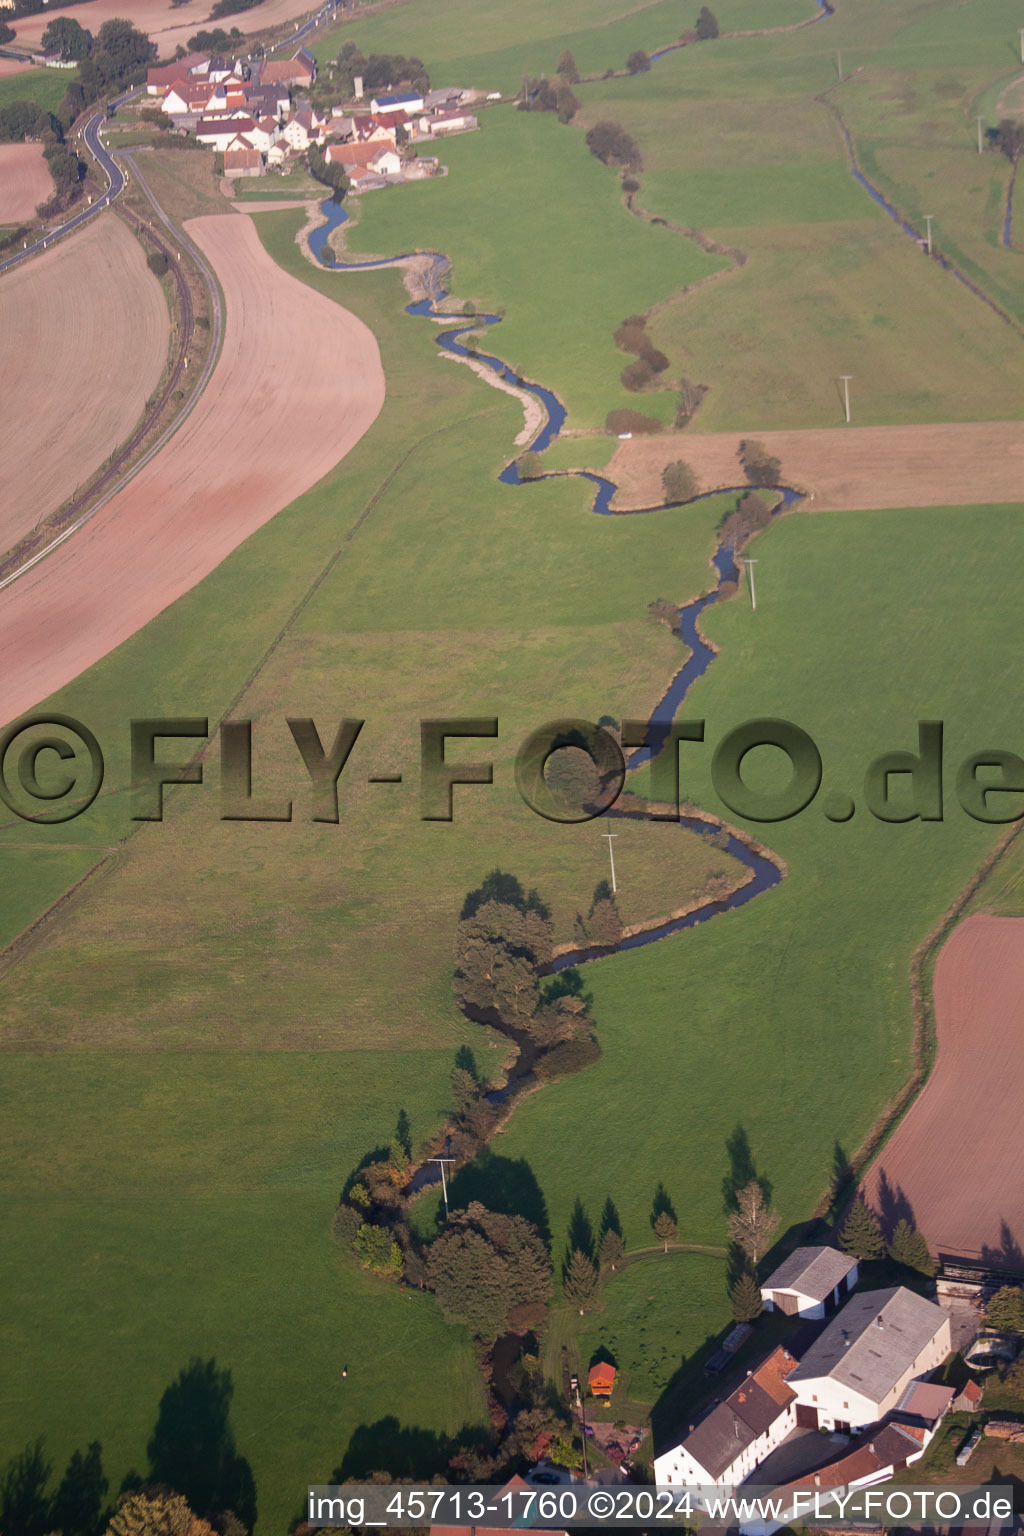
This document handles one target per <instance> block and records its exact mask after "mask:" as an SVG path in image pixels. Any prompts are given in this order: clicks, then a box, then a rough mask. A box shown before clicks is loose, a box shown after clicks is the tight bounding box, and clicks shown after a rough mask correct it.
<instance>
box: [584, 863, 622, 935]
mask: <svg viewBox="0 0 1024 1536" xmlns="http://www.w3.org/2000/svg"><path fill="white" fill-rule="evenodd" d="M574 936H575V939H576V942H577V944H579V945H581V946H584V945H591V944H593V945H597V946H598V947H599V948H601V949H614V947H615V945H616V944H619V943H621V942H622V918H621V916H620V915H619V905H618V902H617V901H616V900H615V896H614V894H613V893H612V888H611V886H610V885H609V884H608V881H607V880H599V881H598V883H597V885H596V886H595V887H594V895H593V899H592V900H591V903H590V911H589V912H588V913H587V915H586V917H584V916H583V914H582V913H580V912H577V914H576V922H575V934H574Z"/></svg>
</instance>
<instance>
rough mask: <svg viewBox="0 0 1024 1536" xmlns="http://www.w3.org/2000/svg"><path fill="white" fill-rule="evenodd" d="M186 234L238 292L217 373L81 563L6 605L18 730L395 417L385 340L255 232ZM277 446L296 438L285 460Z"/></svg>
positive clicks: (59, 555) (99, 518) (81, 548)
mask: <svg viewBox="0 0 1024 1536" xmlns="http://www.w3.org/2000/svg"><path fill="white" fill-rule="evenodd" d="M188 229H189V233H190V234H191V235H192V236H193V238H194V239H195V240H196V242H197V244H198V245H199V246H200V248H201V249H202V250H203V252H204V254H205V255H206V256H207V258H208V259H209V261H210V262H211V263H212V265H213V266H214V268H215V269H216V271H217V273H218V275H219V277H220V281H221V284H222V287H223V289H224V294H225V301H226V313H227V322H226V327H225V337H224V346H223V349H222V352H221V355H220V358H219V359H218V362H217V367H216V369H215V371H214V375H213V377H212V379H211V381H210V385H209V387H208V388H207V389H206V391H205V392H204V394H203V396H202V399H201V400H200V402H199V404H198V406H197V407H196V409H195V411H194V412H193V413H192V415H191V416H190V417H189V418H188V420H187V422H186V424H185V426H184V427H183V428H182V429H181V431H180V432H178V433H177V434H176V435H175V436H174V437H173V438H172V439H171V441H170V442H169V443H168V445H167V446H166V447H165V448H164V449H163V450H162V451H161V452H160V453H159V454H158V455H157V456H156V458H155V459H153V460H152V461H151V462H150V463H149V464H148V465H147V466H146V467H145V468H144V469H143V470H141V471H140V473H139V474H138V475H136V476H135V478H134V479H133V480H132V481H130V482H129V484H128V485H127V486H126V487H125V488H124V489H123V490H122V491H120V492H118V494H117V495H116V496H115V497H114V498H113V499H112V500H111V501H110V502H108V503H107V505H106V506H105V507H104V508H103V509H102V511H101V512H99V513H98V514H97V515H96V517H94V518H93V519H92V521H91V522H89V523H88V524H87V525H86V527H85V528H84V529H83V530H82V531H81V534H80V535H79V536H78V537H77V538H76V540H75V543H74V547H73V548H72V547H71V546H70V545H67V544H65V545H63V546H62V547H61V548H60V549H59V550H57V551H55V552H54V554H53V555H51V556H49V557H48V559H47V560H46V561H45V562H44V563H43V564H42V565H41V566H38V567H36V569H35V570H33V571H30V572H29V573H28V574H27V575H26V576H24V577H22V578H21V579H20V580H19V581H18V582H17V583H16V585H15V586H14V587H13V589H12V590H11V591H10V592H9V593H8V596H7V601H6V603H5V605H4V613H3V618H2V620H0V629H2V632H3V641H2V644H3V647H4V651H5V654H6V656H7V658H8V668H9V670H8V674H7V689H6V693H5V698H4V705H3V709H4V713H5V718H6V719H13V718H14V717H15V716H16V715H18V714H20V713H22V712H23V711H25V710H27V709H29V708H30V707H31V706H32V705H33V704H36V703H38V702H39V701H40V700H41V699H43V698H45V697H46V696H47V694H49V693H51V692H53V691H54V690H55V689H56V688H59V687H60V686H62V685H63V684H64V683H67V682H69V681H70V680H71V679H72V678H73V677H76V676H77V675H78V673H79V672H81V671H82V670H83V669H84V668H86V667H88V666H91V665H92V664H93V663H94V662H96V661H98V660H99V659H100V658H101V657H103V656H105V655H106V654H107V653H108V652H109V651H111V650H113V649H114V648H115V647H116V646H117V645H119V644H120V643H121V642H122V641H123V640H126V639H128V638H129V637H130V636H131V635H133V634H135V633H136V631H137V630H139V629H140V628H141V627H142V626H143V625H144V624H146V623H147V622H148V621H149V620H150V619H151V618H154V617H155V616H156V614H158V613H159V612H160V611H161V609H163V608H165V607H166V606H167V605H168V604H169V603H172V602H173V601H174V600H175V598H177V597H180V596H181V595H182V594H183V593H185V592H187V591H189V589H190V588H191V587H193V586H194V585H195V584H196V582H197V581H199V580H201V579H202V577H203V576H205V575H207V574H208V573H209V572H210V571H211V570H212V569H213V568H214V567H215V566H216V565H218V564H219V563H220V561H221V560H223V559H224V558H225V556H226V555H228V554H230V552H231V551H232V549H235V548H237V546H238V545H239V544H240V543H241V542H242V541H243V540H244V539H245V538H246V537H247V536H248V535H249V534H250V533H252V532H253V531H254V530H255V529H256V528H258V527H260V526H261V525H262V524H263V523H265V522H266V521H267V519H268V518H271V517H273V516H274V515H275V513H277V512H279V511H280V510H281V508H282V507H284V506H287V504H288V503H289V502H290V501H292V500H293V499H294V497H295V496H296V495H298V494H301V492H302V491H304V490H306V489H308V487H309V486H311V485H314V484H315V483H316V482H317V480H319V479H321V477H322V476H323V475H324V474H326V473H327V471H328V470H329V469H331V468H333V466H334V465H335V464H337V463H338V462H339V461H340V460H341V459H343V458H344V456H345V454H346V453H347V452H348V451H349V449H350V448H351V447H352V446H353V445H354V444H355V443H356V442H358V440H359V438H360V437H361V436H362V435H363V433H364V432H365V431H366V429H367V428H368V427H369V426H370V424H371V423H372V422H373V420H374V419H375V417H376V416H377V414H378V412H379V410H380V407H381V404H382V403H383V399H384V377H383V373H382V371H381V367H380V360H379V354H378V351H377V345H376V342H375V341H374V339H373V336H372V335H371V333H370V332H369V331H368V330H367V328H366V327H365V326H364V325H362V324H361V323H360V322H359V321H358V320H356V319H355V318H354V317H353V316H351V315H349V314H347V313H346V312H345V311H344V310H343V309H341V308H340V307H338V306H335V305H330V304H325V303H324V302H323V301H322V300H321V299H318V298H317V297H316V296H315V295H313V294H311V293H309V292H308V290H306V289H304V288H303V287H301V286H300V285H299V284H297V283H295V282H294V281H293V280H292V279H290V278H289V277H286V276H284V275H283V274H282V273H281V272H280V271H279V270H278V268H277V267H276V266H275V265H274V263H273V262H272V261H270V260H269V259H268V257H267V256H266V254H265V252H264V250H263V248H262V246H261V245H260V243H259V240H258V238H257V236H256V232H255V229H254V227H253V225H252V224H251V222H249V223H246V222H243V221H242V220H241V219H237V218H235V217H234V216H233V215H232V214H231V213H225V214H222V215H217V216H214V217H212V218H201V219H197V220H194V221H191V222H190V223H189V226H188ZM299 336H301V337H302V338H303V341H302V348H301V350H300V349H299V348H298V347H297V346H296V338H297V337H299ZM328 380H330V381H331V402H332V414H331V416H330V417H329V418H328V420H327V422H324V421H323V420H322V419H321V418H320V416H319V413H318V412H317V411H316V409H315V408H316V407H317V406H318V405H320V404H321V403H322V401H323V392H324V390H325V388H326V385H327V381H328ZM278 434H287V437H288V440H289V446H290V452H289V453H288V454H287V455H283V454H282V453H281V452H280V448H279V437H278ZM169 486H173V494H172V495H168V490H167V488H168V487H169ZM157 573H158V575H157ZM115 591H116V592H117V602H116V603H113V602H112V601H111V594H112V593H113V592H115ZM55 606H56V608H57V609H58V611H59V612H61V613H62V614H64V615H65V619H64V622H63V623H62V624H50V623H48V622H46V620H45V619H44V616H46V615H49V614H51V613H52V612H53V610H54V607H55ZM44 630H45V631H46V633H45V634H44V633H43V631H44Z"/></svg>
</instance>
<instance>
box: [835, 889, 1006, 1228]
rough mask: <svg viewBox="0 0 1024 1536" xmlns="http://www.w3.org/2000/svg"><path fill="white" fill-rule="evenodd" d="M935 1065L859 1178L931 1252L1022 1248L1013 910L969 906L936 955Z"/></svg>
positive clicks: (874, 1200)
mask: <svg viewBox="0 0 1024 1536" xmlns="http://www.w3.org/2000/svg"><path fill="white" fill-rule="evenodd" d="M934 990H935V1019H936V1029H937V1034H938V1056H937V1060H936V1063H935V1067H934V1070H933V1071H932V1074H931V1076H930V1077H929V1079H928V1081H927V1083H926V1084H925V1086H924V1089H923V1091H922V1093H921V1095H920V1097H919V1098H918V1099H916V1100H915V1102H914V1104H913V1105H912V1107H911V1109H910V1111H909V1113H908V1114H907V1116H906V1118H905V1119H904V1120H902V1121H901V1123H900V1125H899V1126H898V1128H897V1130H896V1132H895V1133H894V1135H893V1137H892V1139H891V1140H890V1141H889V1143H888V1145H887V1146H886V1148H885V1151H884V1152H883V1153H882V1156H881V1157H880V1158H879V1160H878V1163H877V1164H876V1165H875V1167H874V1168H873V1169H872V1170H871V1173H870V1175H869V1176H868V1179H867V1180H866V1182H865V1191H864V1192H865V1196H866V1198H867V1200H868V1201H869V1203H870V1204H872V1205H874V1207H875V1209H876V1210H877V1209H882V1210H886V1209H888V1210H889V1211H890V1212H891V1213H892V1215H894V1216H896V1217H898V1216H901V1215H906V1216H908V1217H909V1218H910V1219H911V1220H913V1222H914V1223H915V1224H916V1225H917V1226H918V1227H919V1228H920V1230H921V1231H922V1232H923V1233H924V1235H925V1237H926V1238H927V1239H928V1243H929V1246H930V1247H931V1249H932V1252H933V1253H945V1254H953V1255H958V1256H960V1257H967V1258H970V1257H972V1256H974V1255H980V1254H982V1253H983V1252H984V1251H985V1250H986V1249H988V1250H990V1251H991V1253H992V1254H993V1255H995V1256H1000V1255H1002V1256H1003V1257H1009V1256H1012V1253H1013V1249H1014V1245H1018V1246H1019V1247H1024V1179H1022V1178H1021V1171H1020V1161H1021V1159H1020V1144H1019V1140H1018V1137H1019V1125H1020V1103H1021V1099H1022V1097H1024V918H1019V917H986V916H980V915H979V916H975V917H969V918H968V919H967V921H966V922H964V923H961V924H960V926H959V927H958V928H956V929H955V930H954V932H953V934H952V936H951V937H950V938H949V939H948V940H947V942H946V944H945V945H944V947H943V949H942V951H941V953H940V955H939V958H938V961H937V963H936V966H935V984H934Z"/></svg>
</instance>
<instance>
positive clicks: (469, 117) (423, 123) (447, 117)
mask: <svg viewBox="0 0 1024 1536" xmlns="http://www.w3.org/2000/svg"><path fill="white" fill-rule="evenodd" d="M479 126H480V123H479V121H478V120H477V118H475V117H474V116H473V114H472V112H436V113H435V114H434V116H433V117H421V118H420V129H421V131H422V132H423V133H429V134H432V135H435V136H436V135H438V134H446V133H468V132H469V131H470V130H471V129H473V128H479Z"/></svg>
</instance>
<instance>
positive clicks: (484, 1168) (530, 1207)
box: [448, 1147, 551, 1252]
mask: <svg viewBox="0 0 1024 1536" xmlns="http://www.w3.org/2000/svg"><path fill="white" fill-rule="evenodd" d="M474 1200H479V1202H480V1204H481V1205H483V1206H486V1208H487V1209H488V1210H489V1211H495V1212H497V1213H498V1214H499V1215H501V1216H523V1217H525V1219H526V1220H527V1221H531V1222H532V1223H533V1225H534V1226H535V1227H536V1228H537V1231H538V1232H539V1233H540V1237H541V1241H542V1242H543V1243H544V1246H545V1247H546V1248H547V1249H548V1251H549V1252H550V1251H551V1223H550V1221H549V1219H548V1207H547V1201H546V1200H545V1199H544V1192H543V1190H542V1189H541V1187H540V1185H539V1184H538V1183H537V1176H536V1174H535V1173H534V1171H533V1169H532V1168H531V1167H530V1165H529V1163H528V1162H527V1161H526V1158H525V1157H519V1158H512V1157H502V1156H501V1155H500V1154H499V1153H497V1152H492V1151H491V1149H490V1148H489V1147H485V1148H484V1149H483V1151H482V1152H480V1153H479V1154H478V1155H477V1156H476V1157H474V1159H473V1161H472V1162H471V1163H466V1164H465V1166H464V1167H462V1168H460V1169H459V1170H458V1171H457V1172H456V1173H455V1174H454V1176H453V1177H452V1178H451V1179H450V1180H449V1183H448V1204H449V1206H450V1207H451V1209H452V1210H453V1211H456V1210H462V1209H464V1208H465V1207H466V1206H467V1205H470V1204H471V1203H472V1201H474Z"/></svg>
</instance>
